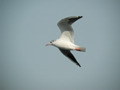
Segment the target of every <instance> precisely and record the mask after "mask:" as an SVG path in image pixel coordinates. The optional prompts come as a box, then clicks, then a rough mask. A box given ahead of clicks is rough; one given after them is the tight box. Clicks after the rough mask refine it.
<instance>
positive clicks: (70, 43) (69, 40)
mask: <svg viewBox="0 0 120 90" xmlns="http://www.w3.org/2000/svg"><path fill="white" fill-rule="evenodd" d="M80 18H82V16H70V17H66V18H64V19H61V20H60V21H59V22H58V23H57V25H58V27H59V29H60V30H61V36H60V38H59V39H57V40H52V41H50V43H49V44H46V46H49V45H52V46H55V47H57V48H58V49H59V50H60V51H61V53H62V54H63V55H65V56H66V57H68V58H69V59H70V60H71V61H73V62H74V63H75V64H76V65H78V66H79V67H81V65H80V64H79V63H78V62H77V60H76V59H75V57H74V56H73V54H72V53H71V52H70V51H71V50H76V51H81V52H85V51H86V48H85V47H81V46H78V45H75V44H74V31H73V28H72V24H73V23H74V22H75V21H76V20H78V19H80Z"/></svg>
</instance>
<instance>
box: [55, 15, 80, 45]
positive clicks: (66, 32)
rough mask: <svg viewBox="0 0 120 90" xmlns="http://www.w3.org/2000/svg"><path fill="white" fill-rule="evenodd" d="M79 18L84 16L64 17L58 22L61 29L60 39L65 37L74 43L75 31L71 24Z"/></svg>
mask: <svg viewBox="0 0 120 90" xmlns="http://www.w3.org/2000/svg"><path fill="white" fill-rule="evenodd" d="M79 18H82V16H71V17H67V18H64V19H62V20H60V21H59V22H58V24H57V25H58V27H59V28H60V30H61V36H60V39H64V40H67V41H71V42H72V43H74V31H73V28H72V26H71V25H72V23H74V22H75V21H76V20H78V19H79Z"/></svg>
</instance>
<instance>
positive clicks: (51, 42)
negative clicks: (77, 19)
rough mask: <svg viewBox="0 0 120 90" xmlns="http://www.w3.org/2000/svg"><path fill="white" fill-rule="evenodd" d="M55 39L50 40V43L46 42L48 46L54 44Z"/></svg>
mask: <svg viewBox="0 0 120 90" xmlns="http://www.w3.org/2000/svg"><path fill="white" fill-rule="evenodd" d="M53 42H54V40H52V41H50V43H48V44H46V46H49V45H53Z"/></svg>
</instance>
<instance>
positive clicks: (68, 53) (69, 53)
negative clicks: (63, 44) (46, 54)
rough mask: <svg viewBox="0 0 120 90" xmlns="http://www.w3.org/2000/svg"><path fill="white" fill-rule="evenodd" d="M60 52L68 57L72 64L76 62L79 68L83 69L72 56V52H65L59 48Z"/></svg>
mask: <svg viewBox="0 0 120 90" xmlns="http://www.w3.org/2000/svg"><path fill="white" fill-rule="evenodd" d="M59 50H60V51H61V52H62V54H64V55H65V56H66V57H68V58H69V59H70V60H71V61H72V62H74V63H75V64H76V65H78V66H79V67H81V65H80V64H79V63H78V62H77V60H76V59H75V57H74V56H73V55H72V53H71V52H70V50H63V49H60V48H59Z"/></svg>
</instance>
